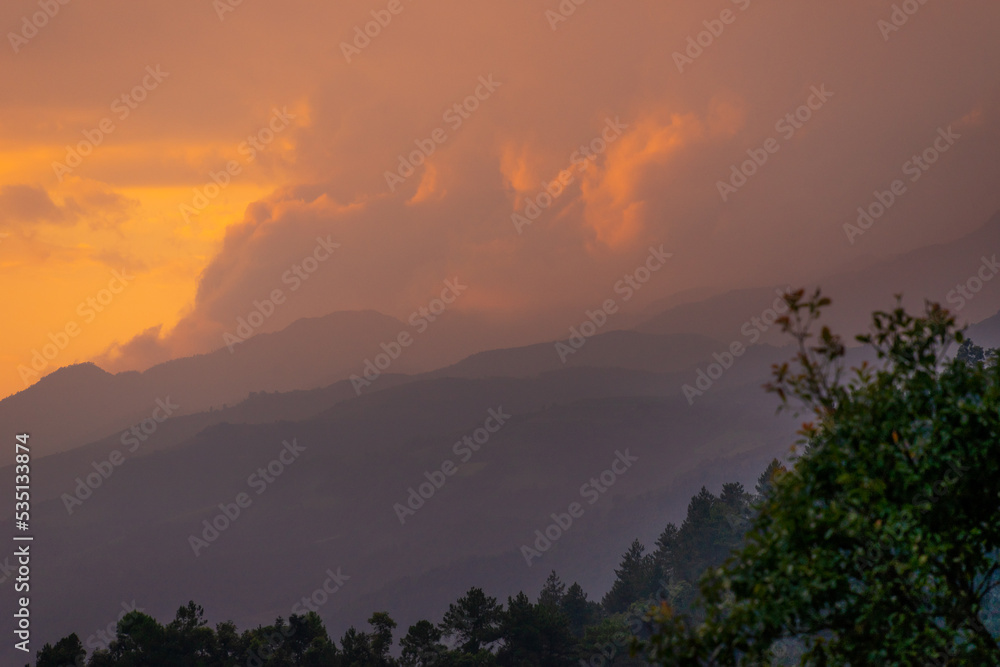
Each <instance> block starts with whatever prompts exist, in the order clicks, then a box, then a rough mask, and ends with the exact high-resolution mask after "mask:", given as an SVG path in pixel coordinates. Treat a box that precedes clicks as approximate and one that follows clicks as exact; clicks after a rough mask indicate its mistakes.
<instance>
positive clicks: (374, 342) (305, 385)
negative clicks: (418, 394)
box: [0, 311, 482, 456]
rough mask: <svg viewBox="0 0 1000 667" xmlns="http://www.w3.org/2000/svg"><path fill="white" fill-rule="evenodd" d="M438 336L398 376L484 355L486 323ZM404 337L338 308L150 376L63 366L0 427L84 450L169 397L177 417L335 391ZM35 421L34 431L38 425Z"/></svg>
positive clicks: (43, 443)
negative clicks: (250, 398)
mask: <svg viewBox="0 0 1000 667" xmlns="http://www.w3.org/2000/svg"><path fill="white" fill-rule="evenodd" d="M435 326H436V327H437V330H436V331H435V335H434V336H429V335H428V336H419V335H415V336H414V342H413V343H412V345H411V346H410V347H408V348H406V349H405V351H403V352H401V353H400V354H399V356H398V358H397V359H394V360H393V361H392V364H391V369H390V370H391V371H392V372H393V373H397V374H398V373H414V372H420V371H426V370H430V369H432V368H436V367H439V366H441V365H444V364H448V363H453V362H455V361H458V360H459V359H461V358H462V357H464V356H465V355H467V354H469V353H471V352H473V351H475V349H476V348H475V347H473V345H474V344H472V343H469V342H465V343H462V342H461V341H463V340H464V341H470V340H475V341H477V342H476V343H475V344H480V343H479V341H480V339H481V338H482V337H481V336H478V337H477V336H475V335H471V331H470V330H472V329H476V328H478V326H479V325H478V323H476V322H475V321H473V320H472V319H471V318H463V317H462V316H460V315H459V314H457V313H447V314H446V315H444V316H442V317H441V318H440V322H436V323H435ZM401 331H410V332H412V331H414V329H413V328H412V327H411V326H409V325H408V324H405V323H403V322H400V321H399V320H397V319H395V318H392V317H388V316H386V315H382V314H380V313H376V312H374V311H358V312H337V313H332V314H330V315H327V316H324V317H318V318H312V319H302V320H298V321H296V322H294V323H293V324H291V325H289V326H288V327H286V328H285V329H282V330H281V331H278V332H274V333H263V334H259V335H256V336H253V337H252V338H250V339H248V340H247V341H245V342H243V343H240V344H238V345H234V346H233V348H232V352H231V351H230V349H229V348H227V347H222V348H220V349H218V350H215V351H214V352H211V353H209V354H202V355H196V356H192V357H184V358H181V359H174V360H172V361H168V362H165V363H162V364H158V365H156V366H153V367H151V368H149V369H147V370H145V371H143V372H135V371H130V372H123V373H118V374H115V375H111V374H109V373H106V372H104V371H102V370H101V369H99V368H97V367H96V366H94V365H93V364H80V365H77V366H70V367H66V368H61V369H59V370H57V371H55V372H53V373H51V374H49V375H47V376H46V377H44V378H42V379H41V380H39V381H38V382H37V383H35V384H34V385H32V386H31V387H28V388H27V389H25V390H23V391H21V392H18V393H17V394H15V395H13V396H9V397H7V398H5V399H4V400H2V401H0V429H3V430H6V431H7V432H10V433H13V432H15V431H17V432H21V431H23V430H24V429H26V428H29V427H30V429H31V434H32V435H33V436H34V437H35V442H37V443H39V445H40V446H39V449H38V451H37V452H36V456H44V455H49V454H53V453H56V452H60V451H65V450H67V449H71V448H73V447H77V446H79V445H82V444H84V443H86V442H90V441H92V440H94V439H96V438H99V437H103V436H106V435H108V434H110V433H113V432H115V431H122V430H124V429H126V428H128V427H129V426H130V425H132V424H137V423H139V422H141V421H143V420H145V419H148V418H149V417H150V416H151V415H152V414H153V412H154V411H155V410H156V408H157V401H158V400H159V401H167V400H168V399H169V401H170V403H171V404H172V405H176V406H178V407H176V408H175V412H176V414H190V413H195V412H200V411H203V410H208V409H209V408H217V409H219V408H223V407H224V406H226V405H227V404H233V403H236V402H238V401H240V400H242V399H244V398H246V397H247V395H248V394H250V393H252V392H258V391H291V390H294V389H313V388H316V387H322V386H326V385H328V384H330V383H333V382H335V381H337V380H342V379H345V378H348V377H349V376H350V375H352V374H360V373H362V372H363V371H364V362H365V360H366V359H374V358H375V357H376V355H378V354H379V353H381V352H382V348H381V344H382V343H383V342H385V343H389V342H392V341H395V340H396V339H397V337H398V336H399V334H400V332H401ZM29 425H30V426H29Z"/></svg>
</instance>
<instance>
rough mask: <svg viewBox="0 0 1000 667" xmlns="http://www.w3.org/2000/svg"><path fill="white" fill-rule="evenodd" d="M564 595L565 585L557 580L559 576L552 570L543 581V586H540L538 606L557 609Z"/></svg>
mask: <svg viewBox="0 0 1000 667" xmlns="http://www.w3.org/2000/svg"><path fill="white" fill-rule="evenodd" d="M565 594H566V584H564V583H563V582H562V581H561V580H560V579H559V575H558V574H556V571H555V570H552V572H550V573H549V576H548V578H547V579H546V580H545V585H544V586H542V590H541V592H540V593H539V594H538V604H542V605H546V606H548V607H552V608H554V609H558V608H559V606H560V604H562V599H563V596H564V595H565Z"/></svg>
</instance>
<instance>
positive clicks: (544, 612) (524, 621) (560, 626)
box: [497, 593, 576, 667]
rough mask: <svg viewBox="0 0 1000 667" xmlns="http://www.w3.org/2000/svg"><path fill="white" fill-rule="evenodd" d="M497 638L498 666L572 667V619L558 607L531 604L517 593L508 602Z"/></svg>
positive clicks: (574, 645)
mask: <svg viewBox="0 0 1000 667" xmlns="http://www.w3.org/2000/svg"><path fill="white" fill-rule="evenodd" d="M498 635H499V637H500V639H501V640H502V644H501V647H500V650H499V652H498V654H497V662H498V663H499V664H501V665H505V666H507V665H509V666H510V667H528V666H536V667H560V666H562V665H567V666H568V665H572V664H573V655H574V652H575V648H576V640H575V639H574V638H573V634H572V633H571V632H570V629H569V619H567V618H566V616H565V615H564V614H563V613H562V611H560V610H559V608H558V607H554V606H549V605H543V604H541V603H539V604H532V603H531V601H530V600H529V599H528V596H527V595H525V594H524V593H518V594H517V595H516V596H515V597H513V598H508V599H507V610H506V611H505V612H504V613H503V615H502V619H501V623H500V628H499V632H498Z"/></svg>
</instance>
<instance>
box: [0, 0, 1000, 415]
mask: <svg viewBox="0 0 1000 667" xmlns="http://www.w3.org/2000/svg"><path fill="white" fill-rule="evenodd" d="M42 4H48V3H45V2H43V3H42ZM563 4H566V3H563ZM892 5H893V2H882V1H878V2H861V1H860V0H849V1H846V2H840V3H775V2H764V1H763V0H752V1H749V0H738V1H737V2H733V1H731V0H718V1H713V2H709V3H672V2H654V1H651V0H635V1H630V2H618V3H612V2H609V1H607V0H605V1H603V2H602V1H601V0H590V1H589V2H586V3H584V4H583V5H581V6H579V7H577V8H576V10H575V12H574V13H573V14H572V15H570V16H568V17H562V18H566V20H565V21H561V20H560V21H556V20H555V19H553V18H552V17H553V16H554V15H553V14H551V13H549V14H547V13H546V12H547V11H548V12H553V11H555V12H558V11H559V10H558V7H559V6H560V3H559V2H558V1H557V0H550V1H542V2H529V1H527V0H509V1H506V2H503V3H481V2H468V1H467V0H465V1H460V0H441V1H431V0H422V1H417V2H413V1H412V0H399V2H398V3H395V2H389V1H388V0H386V1H385V2H382V1H379V0H376V1H375V2H364V3H362V2H346V3H341V2H338V3H330V2H320V1H318V0H300V1H299V2H295V3H277V2H264V1H263V0H247V1H245V2H242V3H241V4H240V5H238V6H235V7H232V6H230V5H228V4H227V2H226V0H218V1H217V2H215V3H212V2H205V1H203V0H201V1H195V0H177V1H173V2H169V3H167V2H159V3H148V2H145V3H135V2H125V1H124V0H106V1H102V2H95V3H87V2H79V1H76V2H73V1H71V2H69V3H67V4H65V5H58V11H57V12H56V13H55V15H53V16H51V17H42V18H38V17H35V19H32V15H34V14H36V13H37V12H39V11H41V10H40V9H39V3H38V2H37V1H27V0H11V1H9V2H5V3H3V6H2V8H0V26H2V27H3V28H4V32H5V34H7V40H6V41H7V44H6V45H4V47H2V48H0V74H2V76H0V81H3V89H2V92H0V281H2V285H3V290H4V295H5V297H6V300H7V302H8V304H9V307H8V315H7V319H6V324H7V326H5V327H4V328H3V331H2V332H0V336H2V337H3V340H2V342H3V345H2V346H0V396H5V395H8V394H10V393H13V392H16V391H19V390H20V389H22V388H24V387H25V386H26V385H27V384H30V383H31V382H33V381H34V380H35V379H36V376H35V375H33V374H25V373H24V372H23V369H24V368H29V367H30V366H31V361H32V357H33V354H34V352H35V351H39V352H40V353H41V352H42V351H43V350H44V348H45V346H46V345H50V347H49V348H48V350H47V352H49V353H52V354H51V355H50V356H52V357H53V358H52V359H51V361H48V363H47V366H46V368H45V369H44V370H43V372H42V374H44V373H47V372H50V371H51V370H53V369H54V368H56V367H59V366H63V365H67V364H70V363H74V362H80V361H86V360H92V359H97V360H98V361H99V363H101V365H102V366H104V367H105V368H108V369H114V370H121V369H126V368H144V367H146V366H148V365H149V364H150V363H153V362H155V361H158V360H162V359H166V358H170V357H172V356H178V355H184V354H192V353H197V352H204V351H207V350H210V349H214V348H217V347H220V346H221V345H222V341H221V335H222V332H223V331H225V330H227V329H231V328H232V327H233V326H234V323H235V320H236V318H237V317H239V316H240V315H246V314H247V313H248V312H249V311H250V309H251V308H252V306H253V301H254V300H255V299H260V298H263V297H265V296H266V295H267V294H269V293H270V292H271V291H272V290H273V289H275V288H280V287H282V286H283V285H284V286H285V287H286V288H287V286H288V284H289V283H283V280H282V276H283V275H285V272H286V271H288V270H289V269H290V267H292V266H294V265H295V264H296V263H298V262H301V261H302V260H303V258H305V257H307V256H309V255H310V254H311V253H312V252H313V249H314V247H315V246H316V243H317V241H316V239H317V237H323V238H327V237H328V238H329V239H330V240H331V241H332V242H335V243H339V244H340V247H339V249H338V251H337V253H336V254H335V256H334V257H332V258H331V259H330V260H329V261H326V262H323V263H322V264H320V265H319V268H318V269H317V271H316V273H315V274H313V275H311V276H310V280H309V281H308V282H305V283H303V285H302V289H301V290H296V291H295V292H294V294H290V298H289V300H288V301H287V303H285V304H284V305H282V306H281V308H279V309H278V310H277V311H276V312H275V314H274V316H273V317H272V318H270V319H269V320H268V322H267V323H266V325H265V327H264V328H263V329H264V330H273V329H275V328H280V327H283V326H285V325H287V324H289V323H290V322H292V321H294V320H295V319H297V318H299V317H303V316H315V315H321V314H325V313H328V312H331V311H334V310H339V309H357V308H374V309H377V310H380V311H382V312H386V313H388V314H391V315H396V316H404V315H405V314H406V313H408V312H410V311H411V310H412V309H413V308H414V307H415V306H416V305H419V304H420V303H422V302H424V301H426V300H427V297H428V296H429V295H431V294H432V293H433V290H434V289H435V287H436V286H438V285H439V284H440V283H441V281H442V280H444V279H445V278H448V277H451V276H459V277H461V278H462V280H463V282H466V283H468V284H469V285H470V289H469V291H468V296H463V300H462V304H461V306H460V307H461V308H464V309H469V310H471V311H479V312H486V313H490V314H492V315H495V316H498V317H505V318H511V319H516V318H520V319H524V318H532V321H533V322H535V323H536V324H537V325H538V326H539V327H540V328H539V331H547V330H551V331H557V330H560V329H561V328H562V327H563V325H564V324H565V322H564V321H563V319H559V315H558V314H559V313H564V312H575V311H576V310H578V309H583V308H586V307H589V306H592V305H593V304H594V303H599V302H600V300H601V299H602V298H603V297H604V295H605V294H606V293H607V292H608V290H609V287H610V285H612V284H614V282H615V281H616V280H617V279H618V278H619V277H620V276H621V275H622V274H623V273H624V272H625V271H627V270H629V269H631V268H634V266H635V265H636V264H637V263H638V262H640V261H641V260H642V259H643V258H644V256H645V254H646V248H647V247H648V246H649V245H650V244H655V245H657V246H658V245H659V244H665V246H666V247H667V249H668V250H669V251H670V252H673V253H674V257H673V259H672V260H671V261H672V262H674V264H672V265H671V267H670V273H669V275H664V277H663V278H662V279H658V280H661V282H659V283H657V284H656V285H655V287H653V288H651V289H650V290H649V291H648V293H647V294H644V295H642V298H641V299H637V302H640V303H648V301H650V300H652V299H653V298H657V297H663V296H666V295H669V294H671V293H674V292H677V291H680V290H684V289H690V288H696V287H711V288H716V289H718V288H725V287H735V286H745V285H749V284H764V283H769V282H776V283H777V282H780V283H782V284H785V283H787V282H789V281H794V280H800V279H805V278H809V277H817V276H819V275H822V273H823V272H824V271H830V270H833V269H835V268H836V267H838V266H840V265H842V264H844V263H846V262H850V261H852V260H857V259H863V258H864V257H866V256H870V255H874V256H884V255H889V254H893V253H898V252H901V251H904V250H907V249H910V248H913V247H916V246H918V245H923V244H927V243H931V242H934V241H940V240H947V239H951V238H954V237H956V236H958V235H960V234H962V233H964V232H967V231H969V230H971V229H972V228H974V227H975V226H977V225H979V224H981V223H982V222H984V221H985V219H986V218H987V217H988V216H989V215H991V214H992V213H993V212H994V211H996V210H997V209H998V208H1000V189H998V188H997V187H996V183H997V182H998V180H1000V178H998V177H1000V167H998V161H997V160H996V148H997V146H998V141H997V140H998V138H1000V132H998V128H1000V115H998V111H1000V86H998V83H1000V81H998V72H1000V43H998V41H997V40H996V38H995V37H996V35H997V29H998V26H1000V5H998V4H997V3H996V2H994V1H991V0H978V1H977V0H970V1H968V2H962V3H950V2H929V3H927V4H925V5H923V6H921V7H920V9H919V11H917V12H916V13H915V14H913V15H912V16H910V17H909V18H908V19H907V21H906V23H905V24H904V25H902V26H901V27H900V29H899V30H894V31H891V32H887V31H886V30H884V26H885V24H883V26H882V28H883V29H880V27H879V21H880V20H882V21H884V20H891V15H892ZM220 8H228V9H232V11H223V9H220ZM389 8H393V9H395V10H397V13H395V14H392V13H390V12H389ZM724 11H729V12H731V14H727V15H726V17H725V18H727V19H732V20H731V22H729V23H728V24H723V23H721V22H718V21H716V19H719V18H720V16H721V15H722V13H723V12H724ZM372 12H375V18H373V15H372ZM387 17H388V18H387ZM377 18H381V19H382V21H383V23H385V25H384V26H382V27H380V28H379V30H378V34H377V36H375V37H373V38H371V39H370V40H369V43H367V45H364V43H363V42H360V41H359V42H358V44H361V45H362V46H363V48H358V47H355V48H353V49H351V48H345V47H344V46H342V43H344V42H352V41H353V40H355V38H356V34H357V33H356V28H357V29H359V30H363V29H364V25H365V23H366V22H370V21H373V20H376V19H377ZM43 19H44V20H43ZM32 20H34V21H35V22H36V23H41V24H44V25H42V27H40V28H37V30H34V29H33V28H34V26H31V25H30V23H31V21H32ZM26 21H27V22H28V23H26ZM706 21H708V22H709V25H708V28H714V29H715V30H716V31H720V30H721V34H719V35H718V36H717V37H713V38H712V41H711V43H710V44H709V45H708V46H705V47H704V48H703V52H702V53H701V54H700V55H697V56H696V57H693V58H691V59H690V61H689V62H684V63H683V65H682V67H681V68H679V67H678V64H677V63H678V58H677V56H675V53H676V52H684V51H685V49H687V48H689V42H688V38H689V37H691V38H692V39H694V38H696V37H697V36H698V33H699V32H701V31H704V30H706V25H705V23H704V22H706ZM26 26H28V27H26ZM553 26H554V29H553ZM369 29H370V30H371V31H372V32H375V30H374V28H371V27H370V28H369ZM12 34H13V35H15V37H13V38H12V37H11V35H12ZM886 35H887V36H888V38H887V39H886ZM705 40H706V41H708V40H707V38H705ZM345 52H346V53H347V55H346V56H345ZM691 53H697V52H696V51H691V52H689V55H690V54H691ZM348 59H350V62H348ZM681 61H683V59H681ZM679 69H682V70H683V71H679ZM491 77H492V78H491ZM484 82H489V85H487V84H486V83H484ZM821 85H825V86H826V87H827V88H828V89H829V90H830V91H832V93H833V95H832V97H831V98H830V99H829V100H828V101H827V102H825V103H824V104H823V105H822V107H821V108H819V109H817V110H816V111H815V112H814V114H813V116H812V118H810V120H808V121H807V122H806V123H804V124H803V125H802V127H801V128H800V129H797V130H796V131H795V132H794V134H793V135H792V136H791V137H788V138H785V137H784V136H783V134H782V133H781V132H780V131H778V130H777V129H776V122H777V121H779V120H780V119H781V118H783V117H784V116H785V114H786V113H788V112H791V111H794V110H795V109H796V108H797V107H799V106H800V105H802V104H804V103H806V101H807V99H808V98H809V97H810V95H811V94H812V93H811V90H812V88H813V87H814V86H821ZM477 95H478V97H477ZM123 96H125V97H123ZM470 100H471V101H470ZM456 104H459V105H464V107H460V108H459V109H458V110H456V109H455V105H456ZM615 122H617V123H618V125H617V127H619V128H620V129H619V130H617V131H611V130H608V131H607V132H606V131H605V130H606V128H608V127H609V123H610V124H611V125H612V126H614V124H615ZM949 125H951V126H953V127H954V129H955V131H956V132H957V133H959V134H960V135H961V137H962V138H961V139H960V140H959V141H958V143H957V144H956V146H955V148H954V150H952V151H949V153H948V154H946V155H945V156H943V157H942V159H941V160H940V162H939V163H938V164H936V165H934V166H933V168H932V169H931V170H929V171H928V173H927V174H926V175H925V176H924V177H923V178H922V179H921V181H920V182H918V183H915V184H914V185H913V186H912V187H911V188H910V191H909V192H908V193H907V195H906V197H905V198H902V199H901V200H900V202H899V203H897V204H896V205H895V206H894V207H893V209H892V210H891V212H890V213H889V214H888V215H887V216H886V218H885V219H884V221H881V222H880V223H879V225H878V226H877V227H876V228H874V229H872V231H871V232H869V233H866V234H865V236H864V237H862V238H861V239H858V241H857V242H856V243H855V244H853V245H852V244H849V243H847V241H846V238H845V236H844V230H843V224H844V223H845V222H851V221H852V220H853V219H854V217H856V216H852V213H854V212H855V210H856V208H857V207H858V206H859V205H863V204H867V203H868V202H869V201H870V200H871V199H872V193H873V191H875V190H876V189H884V188H886V187H888V184H889V183H890V182H891V181H892V180H893V179H894V178H897V177H898V175H899V173H900V169H901V165H902V164H903V163H904V162H905V161H906V160H907V159H908V158H909V157H910V156H911V155H912V154H914V153H916V152H919V151H922V150H923V149H924V148H925V147H927V146H928V145H930V143H931V142H932V141H933V140H934V137H935V133H936V131H937V129H938V128H940V127H947V126H949ZM436 130H437V131H438V132H437V133H436V134H435V131H436ZM602 134H603V136H604V137H605V138H608V141H606V142H605V141H598V139H599V138H601V137H602ZM612 135H614V136H613V139H612V138H610V137H612ZM768 138H776V140H777V141H778V143H779V144H780V149H779V150H778V151H777V152H776V153H774V154H773V155H771V156H770V158H769V161H768V162H767V163H766V164H765V165H763V166H762V167H761V168H760V171H759V173H757V174H755V175H754V176H752V177H751V178H750V179H749V181H748V183H747V184H746V185H745V186H744V187H741V188H740V189H739V190H738V192H736V193H735V194H733V195H732V196H731V197H729V198H728V200H727V201H725V202H724V201H722V200H721V198H720V195H719V191H718V186H717V183H718V181H719V180H720V179H725V178H728V177H729V174H730V168H731V166H732V165H733V164H734V163H739V162H742V161H743V160H745V159H747V153H746V152H747V151H748V150H756V149H760V147H761V146H763V145H764V143H765V141H766V140H767V139H768ZM81 142H82V143H81ZM428 142H429V143H428ZM592 142H595V143H593V144H592ZM591 144H592V145H593V146H597V147H598V148H599V150H597V151H595V152H594V153H593V154H592V158H593V159H587V158H586V157H585V154H584V153H581V152H579V149H580V147H581V146H584V145H591ZM420 145H423V146H425V147H426V146H432V147H433V149H434V150H433V153H432V154H431V155H430V157H429V158H426V159H420V160H419V161H420V162H422V163H423V164H419V165H418V166H415V167H414V168H413V173H412V175H411V176H408V177H406V178H403V177H400V181H401V182H400V181H396V179H392V178H390V179H389V180H390V181H394V187H392V188H390V186H389V185H388V184H387V177H386V172H387V171H396V170H397V168H398V167H399V163H400V156H401V155H403V156H406V155H409V154H410V153H412V152H413V151H415V150H418V147H419V146H420ZM70 147H75V148H76V149H77V150H78V152H85V153H87V154H86V155H81V156H79V161H78V162H77V158H76V156H73V155H70V154H69V151H68V149H69V148H70ZM581 156H583V158H582V159H581ZM421 157H422V156H421ZM61 165H66V166H65V167H63V166H61ZM71 165H75V166H71ZM227 168H228V169H229V172H230V173H225V175H223V173H224V172H226V171H227ZM400 173H409V170H408V169H403V170H402V171H400V172H397V175H399V174H400ZM561 173H562V174H565V175H566V177H567V178H570V177H571V178H572V180H571V181H569V182H568V183H567V184H566V185H564V186H563V187H562V188H561V189H562V192H560V193H559V194H558V196H556V197H554V201H553V202H552V204H551V206H549V207H548V208H547V209H546V210H545V211H543V212H541V214H540V215H539V216H537V219H535V220H533V221H531V223H530V225H526V226H522V227H520V228H519V227H518V225H516V224H515V222H514V221H512V218H511V216H512V214H515V213H522V212H523V211H524V210H525V206H526V205H527V204H528V203H529V202H532V201H536V202H537V201H538V195H539V193H541V192H542V191H543V184H547V183H551V182H552V181H553V180H556V179H558V178H559V176H560V174H561ZM212 174H215V180H216V181H218V182H221V183H223V185H224V187H214V186H215V184H214V183H213V181H212V178H213V177H212ZM209 184H211V185H209ZM553 191H555V190H553ZM199 193H200V194H199ZM202 197H203V198H202ZM185 206H186V207H188V208H184V207H185ZM193 210H194V211H197V213H192V211H193ZM185 211H186V214H185ZM114 272H118V273H117V275H119V276H122V277H123V278H124V279H125V282H126V283H127V284H123V283H122V281H121V280H120V279H116V278H115V275H116V274H115V273H114ZM88 299H91V300H93V303H89V302H88ZM94 304H96V306H95V305H94ZM98 311H99V312H98ZM547 318H548V319H547ZM67 327H69V330H68V331H69V332H68V333H66V332H67ZM546 327H548V329H546ZM64 333H65V334H66V335H65V336H64V335H63V334H64ZM71 334H72V335H71ZM53 346H55V347H53ZM56 347H58V348H60V349H58V350H57V349H56ZM19 367H20V368H21V369H22V372H19Z"/></svg>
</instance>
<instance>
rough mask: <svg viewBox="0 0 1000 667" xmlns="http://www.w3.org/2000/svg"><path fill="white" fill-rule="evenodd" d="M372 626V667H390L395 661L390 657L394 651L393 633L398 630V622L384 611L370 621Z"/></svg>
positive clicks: (373, 615) (377, 613) (376, 613)
mask: <svg viewBox="0 0 1000 667" xmlns="http://www.w3.org/2000/svg"><path fill="white" fill-rule="evenodd" d="M368 624H369V625H370V626H372V633H371V659H372V662H371V667H390V666H391V665H394V664H395V662H396V661H395V660H393V659H392V657H391V656H390V655H389V651H390V649H392V632H393V630H395V629H396V621H394V620H392V618H390V617H389V614H387V613H386V612H384V611H377V612H375V613H374V614H372V617H371V618H369V619H368Z"/></svg>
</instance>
